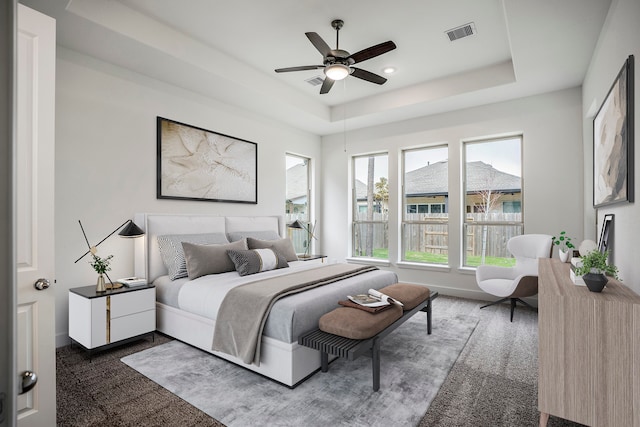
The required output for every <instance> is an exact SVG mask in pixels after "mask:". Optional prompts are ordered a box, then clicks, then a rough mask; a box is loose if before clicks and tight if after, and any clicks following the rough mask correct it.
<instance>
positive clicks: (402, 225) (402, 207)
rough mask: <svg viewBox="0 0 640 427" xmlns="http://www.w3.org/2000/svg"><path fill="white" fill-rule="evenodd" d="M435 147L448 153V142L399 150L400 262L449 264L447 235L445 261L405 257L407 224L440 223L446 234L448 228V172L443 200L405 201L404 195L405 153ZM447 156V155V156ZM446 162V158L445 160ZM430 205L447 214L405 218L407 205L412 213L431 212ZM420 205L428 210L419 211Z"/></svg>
mask: <svg viewBox="0 0 640 427" xmlns="http://www.w3.org/2000/svg"><path fill="white" fill-rule="evenodd" d="M436 149H445V150H446V151H447V153H448V151H449V144H447V143H444V144H436V145H424V146H420V147H412V148H405V149H402V150H401V151H400V159H401V163H400V164H401V166H400V176H401V179H402V182H401V186H400V210H401V212H402V214H401V216H400V251H399V252H400V262H401V263H418V264H422V265H434V266H443V267H446V266H449V259H450V257H449V253H450V251H451V245H450V242H449V239H448V237H447V262H446V263H437V262H423V261H416V260H410V259H407V257H406V250H405V248H406V246H407V245H406V244H405V241H406V238H405V231H406V228H407V227H408V226H411V225H425V226H429V225H435V226H441V225H445V226H446V228H447V234H448V229H449V227H450V223H449V222H450V217H449V209H448V203H447V201H448V200H449V199H450V194H451V193H450V191H449V176H448V172H447V177H446V181H447V192H446V194H444V197H445V201H444V202H442V203H440V202H434V203H407V202H406V201H407V197H406V192H405V186H406V184H405V176H406V172H405V166H406V165H405V163H406V153H408V152H411V151H426V150H436ZM448 157H449V156H448V155H447V158H448ZM447 162H448V160H447ZM448 169H449V164H448V163H447V171H448ZM432 205H439V206H442V212H440V213H443V214H447V216H446V219H445V220H443V219H437V218H426V219H422V220H409V219H407V215H408V214H409V212H408V207H409V206H415V212H414V213H431V206H432ZM420 206H427V207H428V212H420Z"/></svg>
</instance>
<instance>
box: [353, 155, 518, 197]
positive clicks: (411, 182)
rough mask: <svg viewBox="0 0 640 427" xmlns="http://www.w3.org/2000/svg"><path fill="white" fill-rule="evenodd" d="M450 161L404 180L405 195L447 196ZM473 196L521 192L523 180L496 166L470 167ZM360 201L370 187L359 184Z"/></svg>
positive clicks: (429, 167)
mask: <svg viewBox="0 0 640 427" xmlns="http://www.w3.org/2000/svg"><path fill="white" fill-rule="evenodd" d="M447 166H448V161H447V160H444V161H441V162H436V163H432V164H430V165H426V166H423V167H421V168H419V169H416V170H413V171H411V172H407V174H406V176H405V180H404V187H405V192H406V194H407V195H408V196H413V197H416V196H437V195H441V194H447V193H448V190H447V188H448V187H447V184H448V178H449V175H448V171H447V169H448V168H447ZM467 171H468V179H467V189H468V191H469V192H476V191H480V190H487V189H491V190H493V191H501V192H508V193H512V192H519V191H521V190H520V177H519V176H515V175H511V174H508V173H506V172H501V171H499V170H497V169H495V168H494V167H493V166H491V165H488V164H486V163H484V162H481V161H476V162H470V163H468V164H467ZM356 195H357V198H358V200H364V199H366V198H367V185H366V184H365V183H363V182H362V181H359V180H356Z"/></svg>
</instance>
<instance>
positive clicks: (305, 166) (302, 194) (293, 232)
mask: <svg viewBox="0 0 640 427" xmlns="http://www.w3.org/2000/svg"><path fill="white" fill-rule="evenodd" d="M310 163H311V159H308V158H306V157H302V156H296V155H293V154H287V155H286V167H287V172H286V180H287V182H286V187H287V188H286V201H285V220H286V222H287V224H291V223H292V222H293V221H295V220H298V221H300V222H301V223H302V224H303V225H304V226H305V227H309V226H311V229H313V225H311V213H310V211H309V200H310V195H311V190H310V187H311V186H310V185H309V172H310V167H309V165H310ZM287 234H288V235H289V237H290V238H291V241H292V242H293V248H294V249H295V251H296V253H299V254H301V253H310V252H311V248H307V246H308V245H310V243H311V242H309V241H308V240H309V234H308V233H307V232H306V231H305V230H303V229H299V228H298V229H296V228H289V227H287Z"/></svg>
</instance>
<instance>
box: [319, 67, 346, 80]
mask: <svg viewBox="0 0 640 427" xmlns="http://www.w3.org/2000/svg"><path fill="white" fill-rule="evenodd" d="M324 74H325V76H327V77H329V78H330V79H331V80H342V79H344V78H345V77H347V76H348V75H349V67H347V66H346V65H344V64H332V65H328V66H327V67H325V68H324Z"/></svg>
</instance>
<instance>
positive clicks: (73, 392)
mask: <svg viewBox="0 0 640 427" xmlns="http://www.w3.org/2000/svg"><path fill="white" fill-rule="evenodd" d="M433 304H434V316H437V313H438V305H442V308H443V309H444V308H445V307H446V309H447V310H448V311H449V310H453V311H458V310H459V312H460V313H468V314H472V315H474V316H478V317H479V318H480V322H479V323H478V325H477V326H476V329H475V331H474V333H473V334H472V335H471V338H470V339H469V341H468V343H467V345H466V346H465V348H464V350H463V351H462V353H461V354H460V356H459V358H458V360H457V361H456V363H455V365H454V366H453V368H452V369H451V371H450V372H449V375H448V377H447V379H446V380H445V383H444V384H443V385H442V387H441V388H440V390H439V392H438V394H437V396H436V397H435V399H434V400H433V401H432V402H431V406H430V407H429V409H428V410H427V413H426V414H425V416H424V417H423V418H422V420H421V422H420V424H419V426H420V427H426V426H480V425H482V426H489V425H490V426H537V425H538V422H539V421H538V420H539V414H538V410H537V393H538V391H537V375H538V371H537V370H538V367H537V358H538V355H537V346H538V328H537V313H536V312H535V311H532V310H530V309H527V308H520V307H518V310H517V311H516V314H515V318H514V321H513V323H511V322H509V307H508V305H500V306H492V307H488V308H486V309H483V310H479V307H480V305H481V304H480V303H479V302H478V301H471V300H465V299H459V298H451V297H443V296H441V297H439V298H438V299H436V300H435V301H434V303H433ZM434 333H436V331H434ZM168 341H170V338H167V337H165V336H163V335H161V334H156V336H155V341H154V342H152V341H151V339H150V338H145V339H141V340H139V341H135V342H132V343H129V344H126V345H123V346H121V347H116V348H113V349H109V350H106V351H103V352H99V353H95V354H94V355H93V357H92V358H91V359H90V358H89V356H88V354H87V353H86V352H85V351H84V350H82V349H81V348H79V347H78V346H73V347H72V346H66V347H61V348H58V349H57V352H56V353H57V354H56V356H57V425H58V426H223V424H221V423H219V422H218V421H216V420H214V419H212V418H210V417H209V416H208V415H206V414H205V413H204V412H202V411H200V410H198V409H197V408H195V407H193V406H191V405H190V404H188V403H187V402H185V401H184V400H182V399H180V398H179V397H177V396H175V395H174V394H172V393H170V392H169V391H167V390H166V389H164V388H162V387H161V386H159V385H157V384H156V383H154V382H153V381H151V380H149V379H147V378H146V377H144V376H143V375H141V374H139V373H138V372H136V371H135V370H133V369H131V368H130V367H128V366H127V365H125V364H124V363H122V362H121V361H120V359H121V358H122V357H124V356H126V355H129V354H133V353H137V352H139V351H142V350H144V349H147V348H149V347H152V346H155V345H159V344H163V343H166V342H168ZM548 425H549V426H551V427H556V426H579V424H575V423H571V422H568V421H565V420H561V419H558V418H554V417H551V418H550V420H549V424H548Z"/></svg>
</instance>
